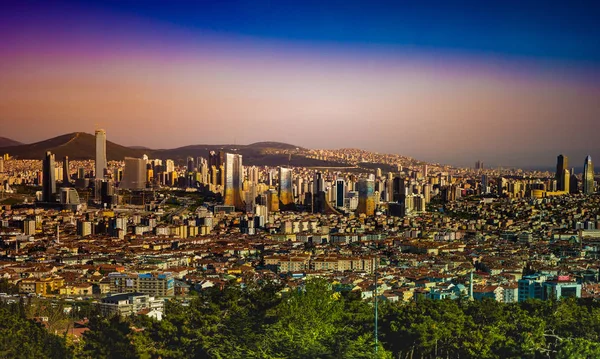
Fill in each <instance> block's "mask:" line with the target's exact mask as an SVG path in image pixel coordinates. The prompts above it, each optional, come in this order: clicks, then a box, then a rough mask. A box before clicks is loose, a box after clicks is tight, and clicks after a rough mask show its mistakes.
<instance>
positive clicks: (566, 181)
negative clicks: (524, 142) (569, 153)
mask: <svg viewBox="0 0 600 359" xmlns="http://www.w3.org/2000/svg"><path fill="white" fill-rule="evenodd" d="M562 184H563V186H564V188H565V189H564V190H563V191H565V192H567V193H568V192H569V191H570V190H571V172H569V170H568V169H565V170H564V171H563V175H562Z"/></svg>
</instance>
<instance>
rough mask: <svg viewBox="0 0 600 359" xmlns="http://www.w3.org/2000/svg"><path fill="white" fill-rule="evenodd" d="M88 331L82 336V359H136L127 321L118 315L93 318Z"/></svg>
mask: <svg viewBox="0 0 600 359" xmlns="http://www.w3.org/2000/svg"><path fill="white" fill-rule="evenodd" d="M89 329H90V330H89V331H86V332H85V333H84V335H83V337H84V341H85V345H84V347H83V353H82V354H83V355H82V356H83V358H94V359H95V358H99V359H128V358H137V357H138V356H137V354H136V350H135V346H134V345H133V344H132V330H131V328H130V324H129V321H128V320H127V319H124V318H121V317H120V316H118V315H115V316H112V317H110V318H108V319H107V318H102V317H93V318H91V319H90V322H89Z"/></svg>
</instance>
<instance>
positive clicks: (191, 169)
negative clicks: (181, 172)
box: [186, 157, 194, 172]
mask: <svg viewBox="0 0 600 359" xmlns="http://www.w3.org/2000/svg"><path fill="white" fill-rule="evenodd" d="M186 164H187V171H188V172H194V157H188V158H187V161H186Z"/></svg>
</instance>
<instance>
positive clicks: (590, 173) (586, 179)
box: [583, 156, 594, 194]
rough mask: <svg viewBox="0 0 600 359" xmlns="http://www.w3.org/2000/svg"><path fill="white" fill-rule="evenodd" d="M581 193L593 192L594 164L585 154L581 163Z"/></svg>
mask: <svg viewBox="0 0 600 359" xmlns="http://www.w3.org/2000/svg"><path fill="white" fill-rule="evenodd" d="M583 193H584V194H592V193H594V164H593V163H592V157H591V156H587V157H586V158H585V163H584V164H583Z"/></svg>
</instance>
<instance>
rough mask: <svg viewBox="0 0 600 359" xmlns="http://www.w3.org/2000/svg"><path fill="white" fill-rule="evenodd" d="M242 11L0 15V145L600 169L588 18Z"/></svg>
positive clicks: (492, 8)
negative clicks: (225, 149)
mask: <svg viewBox="0 0 600 359" xmlns="http://www.w3.org/2000/svg"><path fill="white" fill-rule="evenodd" d="M247 5H248V4H245V3H243V2H242V3H238V4H234V5H233V6H226V5H213V6H210V7H209V6H206V5H205V6H203V5H202V4H184V3H176V6H169V7H167V6H166V5H165V4H164V3H161V2H153V3H152V4H150V5H148V6H147V7H145V8H144V9H137V8H136V6H135V5H129V4H126V3H118V2H106V3H101V4H89V3H87V4H83V3H67V2H57V3H56V4H53V6H48V5H47V4H44V3H42V2H39V3H38V2H27V3H20V2H15V3H13V4H9V3H3V5H2V7H3V9H5V10H6V11H2V12H0V13H1V15H0V20H2V21H1V23H2V24H3V25H2V28H3V30H4V31H2V32H1V35H0V40H2V41H0V43H2V45H1V46H0V54H1V55H2V60H0V75H1V76H2V78H3V79H4V81H3V82H2V84H0V99H2V100H0V125H1V127H2V129H3V130H2V134H3V136H5V137H9V138H13V139H16V140H19V141H23V142H34V141H37V140H41V139H45V138H48V137H52V136H55V135H59V134H63V133H68V132H73V131H80V130H84V131H86V132H89V131H90V130H93V129H95V128H98V127H101V128H104V129H106V131H107V132H109V133H111V138H112V139H113V141H115V142H117V143H121V144H123V145H128V146H134V145H144V146H150V147H153V148H165V147H171V148H173V147H178V146H183V145H187V144H197V143H208V144H210V143H213V144H215V143H253V142H260V141H281V142H286V143H292V144H295V145H298V146H303V147H308V148H342V147H357V148H361V149H365V150H370V151H377V152H382V153H396V154H401V155H406V156H410V157H413V158H417V159H420V160H424V161H429V162H440V163H448V164H451V165H461V166H467V165H468V166H471V164H472V163H473V162H474V160H475V159H482V160H484V161H485V163H489V164H490V165H494V166H533V165H536V164H539V165H542V166H548V167H549V166H551V165H552V164H553V158H552V157H553V156H554V154H555V153H561V152H565V153H567V154H568V155H569V156H570V157H572V158H579V157H581V158H584V157H585V156H586V155H588V154H589V155H591V156H592V157H598V156H600V148H599V147H598V145H597V144H596V141H595V139H594V133H596V132H597V131H598V130H600V121H597V118H598V116H599V115H600V110H599V109H598V105H597V103H598V99H599V98H600V85H598V84H599V83H600V81H598V78H599V76H598V75H599V73H600V71H599V64H600V50H599V49H600V47H599V46H598V40H597V39H598V36H597V35H598V29H597V27H596V26H594V19H595V18H596V16H595V15H596V14H598V8H597V6H596V5H592V6H590V7H588V6H576V5H569V6H568V7H567V6H566V5H565V7H557V6H549V7H546V8H545V12H544V13H543V14H542V13H541V12H539V11H538V8H537V7H535V6H532V7H522V6H520V7H518V8H515V7H513V6H512V5H511V4H509V3H507V4H488V5H481V4H480V5H477V6H475V7H474V8H472V9H471V10H472V11H470V12H466V13H465V14H461V12H462V10H464V9H461V8H459V7H452V6H450V5H441V4H439V5H438V6H437V7H435V8H434V9H430V8H428V7H426V6H418V5H414V6H410V7H402V6H401V5H390V4H385V3H381V4H379V5H370V6H366V5H365V4H360V3H357V2H350V3H348V4H347V5H346V7H344V8H341V7H339V6H337V5H333V4H332V5H330V6H325V7H316V6H312V5H311V4H305V5H303V6H298V8H297V9H291V8H290V7H288V6H285V5H283V4H282V5H270V6H268V5H265V4H264V3H260V2H258V3H256V4H255V5H254V6H247ZM517 9H518V10H519V11H516V10H517ZM291 10H295V11H291ZM291 13H295V14H297V15H296V16H295V17H294V16H292V15H290V14H291ZM459 20H460V21H459ZM484 21H488V22H489V23H490V26H485V25H483V24H482V23H484ZM429 23H434V24H436V25H435V26H430V25H428V24H429ZM309 24H313V26H308V25H309ZM484 24H485V23H484ZM107 25H109V27H110V29H108V30H107ZM72 29H77V31H72ZM367 124H368V125H367ZM283 128H285V131H282V130H281V129H283ZM582 128H586V131H581V129H582ZM124 129H127V131H124ZM156 129H160V131H157V130H156ZM192 129H193V131H191V130H192ZM359 129H360V131H358V130H359ZM25 130H26V131H25ZM465 139H466V140H465ZM474 154H477V156H475V155H474ZM475 157H477V158H475Z"/></svg>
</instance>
